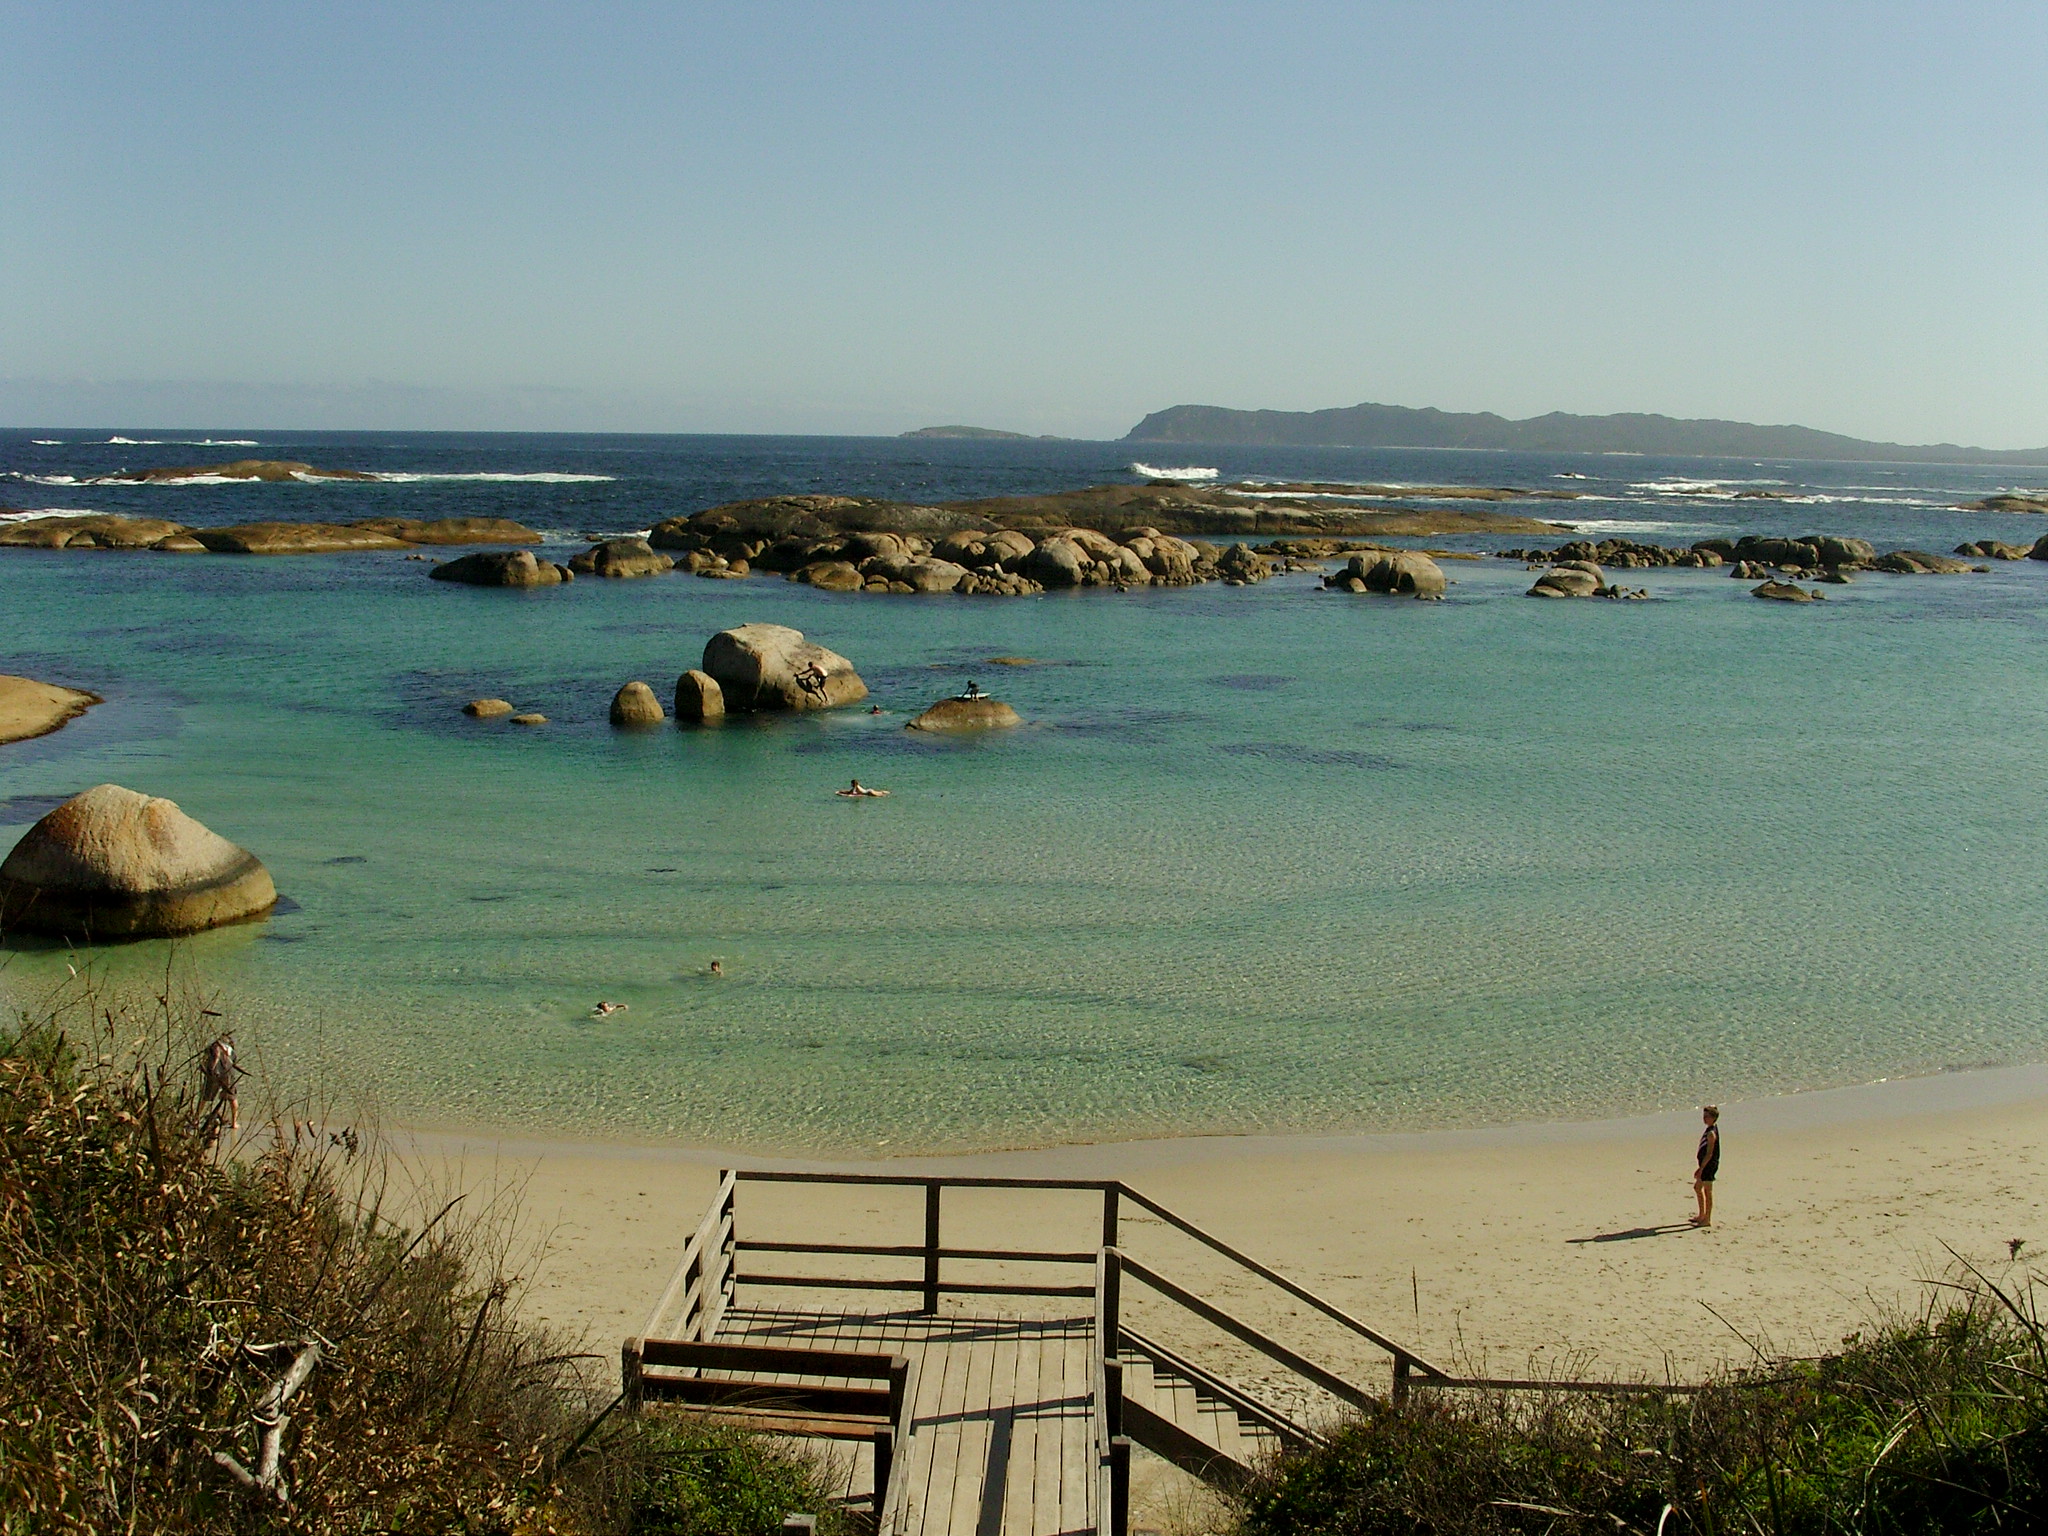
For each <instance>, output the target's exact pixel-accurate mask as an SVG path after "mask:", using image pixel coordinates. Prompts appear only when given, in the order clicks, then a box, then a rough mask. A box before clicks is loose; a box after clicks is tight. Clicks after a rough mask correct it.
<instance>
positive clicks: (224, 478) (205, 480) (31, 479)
mask: <svg viewBox="0 0 2048 1536" xmlns="http://www.w3.org/2000/svg"><path fill="white" fill-rule="evenodd" d="M6 478H7V479H10V480H21V481H25V482H27V483H28V484H30V485H266V484H269V485H274V484H277V483H278V482H276V481H264V480H255V479H249V478H245V477H243V476H240V475H181V476H180V477H179V478H177V479H175V480H130V479H125V478H123V477H121V476H117V475H31V474H28V473H26V472H24V471H22V470H18V469H17V470H8V471H7V472H6ZM616 478H617V477H616V476H613V475H570V474H546V473H543V474H531V475H511V474H473V475H428V474H417V475H416V474H405V473H402V472H399V471H392V472H390V473H386V474H373V475H372V476H371V480H372V481H373V482H374V483H377V484H382V485H416V484H419V483H421V482H423V481H429V480H434V481H440V480H486V481H494V482H510V483H528V484H536V485H572V484H576V483H578V482H582V481H603V480H612V479H616ZM292 480H293V482H294V483H296V484H299V485H362V484H364V483H366V482H364V481H361V480H344V479H336V478H334V477H333V476H330V475H293V476H292Z"/></svg>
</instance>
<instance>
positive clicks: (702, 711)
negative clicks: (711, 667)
mask: <svg viewBox="0 0 2048 1536" xmlns="http://www.w3.org/2000/svg"><path fill="white" fill-rule="evenodd" d="M676 718H677V719H678V720H722V719H724V718H725V690H723V689H722V688H720V687H719V686H718V679H717V678H715V677H713V676H712V675H711V674H710V673H709V672H699V671H698V670H697V669H696V668H695V667H692V668H690V670H689V671H687V672H685V673H684V674H683V675H682V676H681V677H679V678H677V679H676Z"/></svg>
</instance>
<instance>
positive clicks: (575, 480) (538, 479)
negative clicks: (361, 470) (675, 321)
mask: <svg viewBox="0 0 2048 1536" xmlns="http://www.w3.org/2000/svg"><path fill="white" fill-rule="evenodd" d="M1209 473H1210V474H1212V475H1213V474H1214V473H1216V471H1214V470H1213V469H1212V470H1210V471H1209ZM301 478H304V477H303V476H302V477H301ZM377 478H378V479H379V480H383V481H387V482H389V483H390V484H392V485H412V484H415V483H416V482H418V481H422V480H489V481H493V482H504V483H508V484H510V483H527V484H532V485H577V484H581V483H583V482H586V481H591V482H595V481H604V480H616V479H617V478H618V476H616V475H571V474H557V473H550V472H541V473H536V474H531V475H511V474H496V473H484V474H472V475H426V474H417V475H415V474H402V473H400V472H398V471H395V470H394V471H392V472H390V473H388V474H380V475H378V476H377Z"/></svg>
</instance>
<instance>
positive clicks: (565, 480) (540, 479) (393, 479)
mask: <svg viewBox="0 0 2048 1536" xmlns="http://www.w3.org/2000/svg"><path fill="white" fill-rule="evenodd" d="M377 478H378V479H379V480H383V481H387V482H389V483H390V484H392V485H412V484H414V483H416V482H418V481H421V480H489V481H493V482H505V483H517V482H524V483H526V484H531V485H576V484H580V483H583V482H585V481H600V480H616V479H617V478H618V476H616V475H572V474H566V473H562V474H557V473H553V472H547V471H543V472H539V473H535V474H530V475H513V474H498V473H495V472H487V473H480V474H472V475H425V474H420V475H412V474H403V473H401V472H399V471H397V470H393V471H391V472H390V473H388V474H380V475H378V476H377Z"/></svg>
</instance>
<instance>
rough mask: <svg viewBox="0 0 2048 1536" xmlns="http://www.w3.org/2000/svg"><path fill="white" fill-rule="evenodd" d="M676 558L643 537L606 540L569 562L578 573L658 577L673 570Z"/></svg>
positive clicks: (612, 577)
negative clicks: (652, 545) (657, 548)
mask: <svg viewBox="0 0 2048 1536" xmlns="http://www.w3.org/2000/svg"><path fill="white" fill-rule="evenodd" d="M675 564H676V563H675V561H673V560H671V559H670V558H669V557H668V556H667V555H664V554H659V553H657V552H656V551H655V550H653V549H652V548H650V547H649V546H648V543H647V541H646V540H645V539H606V540H604V541H603V542H602V543H598V544H593V545H591V546H590V548H588V549H586V550H584V551H583V553H581V554H580V555H577V556H576V557H575V558H574V559H573V560H571V561H570V562H569V569H570V570H572V571H574V572H575V573H576V574H577V575H578V576H603V577H607V578H610V579H613V580H620V579H624V578H628V577H633V576H660V575H663V574H664V573H666V572H668V571H672V570H674V569H675Z"/></svg>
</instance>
